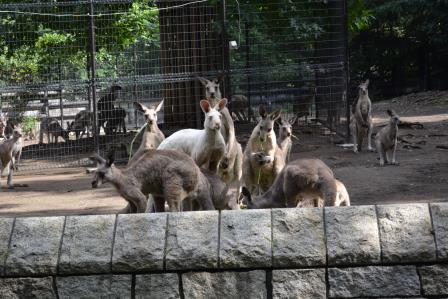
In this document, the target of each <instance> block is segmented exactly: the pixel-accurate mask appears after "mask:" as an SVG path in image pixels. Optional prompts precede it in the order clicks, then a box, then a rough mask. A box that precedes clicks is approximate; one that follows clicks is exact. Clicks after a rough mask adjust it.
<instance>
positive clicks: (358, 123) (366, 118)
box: [350, 79, 373, 153]
mask: <svg viewBox="0 0 448 299" xmlns="http://www.w3.org/2000/svg"><path fill="white" fill-rule="evenodd" d="M368 87H369V79H367V81H365V82H364V83H361V84H360V85H359V86H358V89H359V95H358V100H357V102H356V105H355V107H354V114H353V117H352V120H351V122H350V131H351V134H352V136H353V152H355V153H357V152H358V151H361V147H362V143H363V140H364V138H365V137H366V136H367V149H368V150H369V151H373V148H372V144H371V139H372V128H373V125H372V103H371V101H370V98H369V91H368Z"/></svg>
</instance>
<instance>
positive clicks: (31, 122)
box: [20, 116, 39, 134]
mask: <svg viewBox="0 0 448 299" xmlns="http://www.w3.org/2000/svg"><path fill="white" fill-rule="evenodd" d="M38 123H39V119H38V118H37V117H34V116H23V117H22V118H21V120H20V127H21V128H22V132H23V133H25V134H29V133H31V132H32V131H33V129H34V128H36V125H37V124H38Z"/></svg>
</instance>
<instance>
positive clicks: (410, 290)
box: [328, 266, 420, 298]
mask: <svg viewBox="0 0 448 299" xmlns="http://www.w3.org/2000/svg"><path fill="white" fill-rule="evenodd" d="M328 281H329V286H330V297H347V298H353V297H392V296H418V295H420V281H419V278H418V275H417V269H416V267H415V266H385V267H380V266H367V267H360V268H343V269H339V268H330V269H328Z"/></svg>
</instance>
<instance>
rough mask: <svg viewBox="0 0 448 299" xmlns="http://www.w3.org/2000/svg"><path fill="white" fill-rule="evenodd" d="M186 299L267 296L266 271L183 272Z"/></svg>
mask: <svg viewBox="0 0 448 299" xmlns="http://www.w3.org/2000/svg"><path fill="white" fill-rule="evenodd" d="M182 283H183V290H184V296H185V299H189V298H194V299H197V298H199V299H203V298H220V299H225V298H229V299H235V298H240V299H243V298H248V299H258V298H266V297H267V291H266V272H265V271H262V270H256V271H248V272H218V273H209V272H189V273H185V274H182Z"/></svg>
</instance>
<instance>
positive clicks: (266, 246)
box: [219, 210, 272, 268]
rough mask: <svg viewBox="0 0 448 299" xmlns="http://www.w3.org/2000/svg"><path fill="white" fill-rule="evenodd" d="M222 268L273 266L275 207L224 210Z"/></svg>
mask: <svg viewBox="0 0 448 299" xmlns="http://www.w3.org/2000/svg"><path fill="white" fill-rule="evenodd" d="M219 256H220V263H221V267H222V268H249V267H270V266H271V259H272V258H271V256H272V248H271V211H270V210H242V211H238V210H236V211H222V213H221V244H220V253H219Z"/></svg>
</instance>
